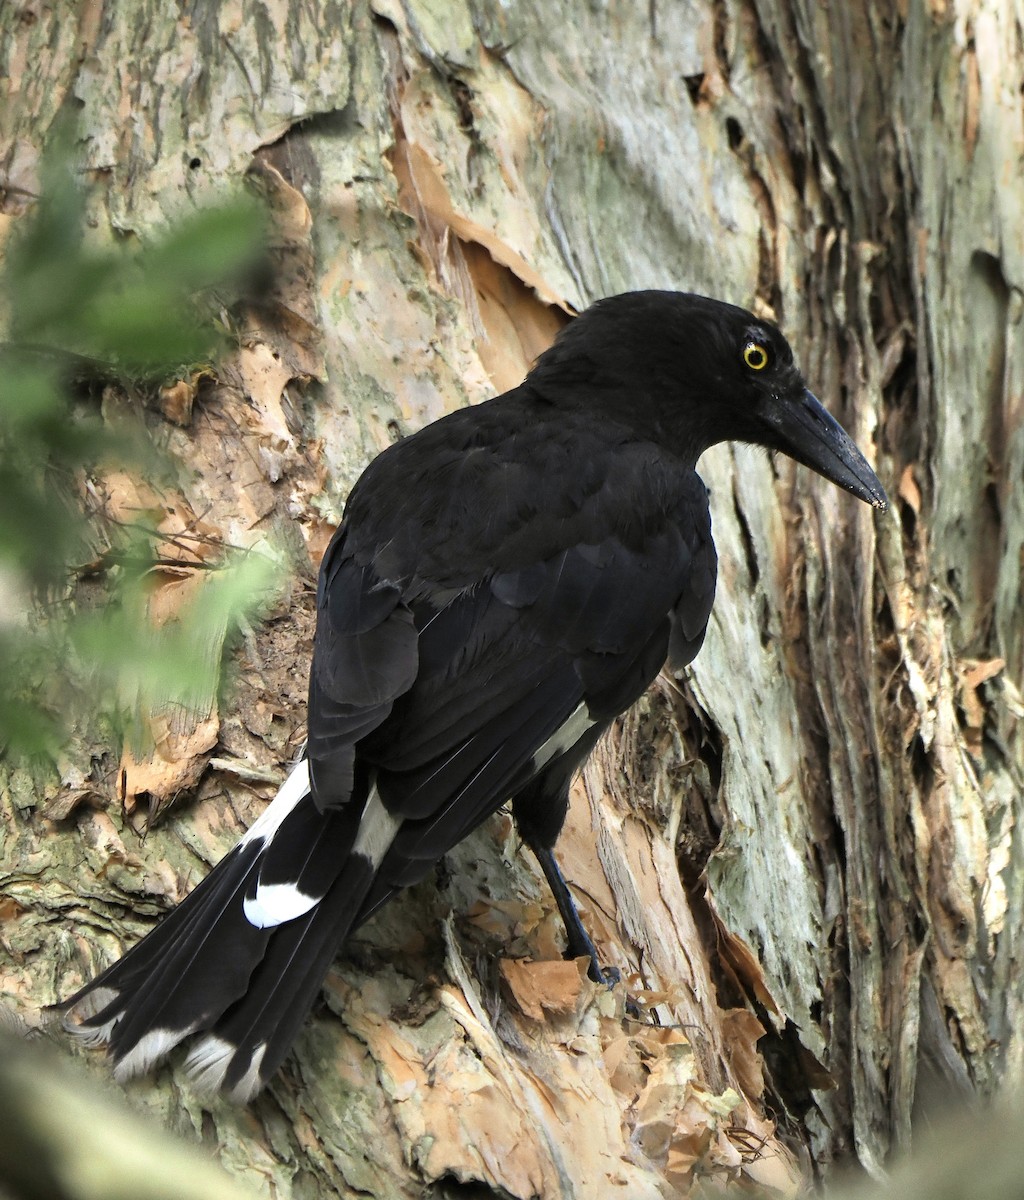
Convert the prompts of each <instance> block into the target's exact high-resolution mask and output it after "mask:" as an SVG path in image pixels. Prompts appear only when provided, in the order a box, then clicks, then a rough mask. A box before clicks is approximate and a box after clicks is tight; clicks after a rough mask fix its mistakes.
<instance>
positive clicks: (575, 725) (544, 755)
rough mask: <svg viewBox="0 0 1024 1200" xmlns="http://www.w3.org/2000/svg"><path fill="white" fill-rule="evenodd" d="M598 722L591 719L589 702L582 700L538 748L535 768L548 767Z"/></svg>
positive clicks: (534, 757) (535, 756) (534, 762)
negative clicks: (563, 722)
mask: <svg viewBox="0 0 1024 1200" xmlns="http://www.w3.org/2000/svg"><path fill="white" fill-rule="evenodd" d="M596 724H597V722H596V721H594V720H592V719H591V716H590V709H589V708H587V702H586V701H585V700H584V701H581V702H580V703H579V704H578V705H577V706H576V707H575V708H574V709H573V711H572V712H571V713H570V714H569V717H568V720H566V722H565V724H564V725H561V726H559V728H558V729H556V730H555V732H554V733H553V734H552V735H551V736H550V737H549V738H548V740H547V741H546V742H545V743H544V744H543V746H540V747H539V748H538V750H537V753H536V754H534V756H533V769H534V770H535V771H539V770H541V768H542V767H546V766H547V765H548V763H549V762H551V761H552V760H553V759H556V758H558V757H559V755H562V754H564V753H565V752H566V750H569V749H571V748H572V747H573V746H575V745H576V743H577V742H578V741H579V740H580V738H581V737H582V736H583V735H584V734H585V733H586V732H587V730H588V729H593V727H594V726H595V725H596Z"/></svg>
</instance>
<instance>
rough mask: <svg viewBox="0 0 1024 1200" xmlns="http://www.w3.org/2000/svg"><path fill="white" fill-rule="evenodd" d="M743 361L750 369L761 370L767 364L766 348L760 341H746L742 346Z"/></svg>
mask: <svg viewBox="0 0 1024 1200" xmlns="http://www.w3.org/2000/svg"><path fill="white" fill-rule="evenodd" d="M743 361H744V362H745V363H746V364H747V366H748V367H749V368H750V369H751V370H752V371H763V370H764V369H765V367H766V366H767V365H768V348H767V346H762V345H761V343H760V342H747V344H746V345H745V346H744V347H743Z"/></svg>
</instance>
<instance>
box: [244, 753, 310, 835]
mask: <svg viewBox="0 0 1024 1200" xmlns="http://www.w3.org/2000/svg"><path fill="white" fill-rule="evenodd" d="M308 795H309V762H308V760H307V759H305V758H303V759H301V760H300V761H299V762H297V763H296V764H295V766H294V767H292V769H291V774H290V775H289V776H288V778H287V779H286V780H285V781H284V783H282V784H281V788H280V791H278V793H277V795H276V796H275V797H274V799H273V800H272V801H271V802H270V804H268V805H267V807H266V808H265V809H264V810H263V812H262V813H260V815H259V818H258V819H257V820H256V821H255V823H254V824H253V825H252V826H251V827H250V828H249V830H248V831H247V832H246V834H245V835H244V836H243V837H242V838H241V840H240V841H239V843H238V845H239V846H247V845H248V844H249V843H250V842H254V841H255V840H256V839H257V838H261V839H262V840H263V841H264V842H269V841H270V840H271V839H272V838H273V836H274V834H275V833H277V831H278V830H279V829H280V828H281V825H282V824H283V822H284V819H285V817H287V816H288V815H289V814H290V813H291V812H292V811H293V810H294V809H295V807H296V805H297V804H298V803H299V802H300V801H301V800H303V799H305V797H306V796H308Z"/></svg>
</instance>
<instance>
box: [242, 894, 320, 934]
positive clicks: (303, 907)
mask: <svg viewBox="0 0 1024 1200" xmlns="http://www.w3.org/2000/svg"><path fill="white" fill-rule="evenodd" d="M322 899H323V896H310V895H309V894H308V893H306V892H303V891H300V889H299V888H297V887H296V886H295V884H294V883H260V884H257V885H256V895H255V896H247V897H246V898H245V900H244V901H243V902H242V911H243V912H244V913H245V919H246V920H247V921H248V922H249V924H250V925H255V926H256V928H257V929H269V928H271V926H274V925H283V924H284V923H285V921H294V920H295V918H296V917H304V916H305V915H306V913H308V912H309V910H310V909H311V908H313V907H314V906H315V905H317V904H319V903H320V901H321V900H322Z"/></svg>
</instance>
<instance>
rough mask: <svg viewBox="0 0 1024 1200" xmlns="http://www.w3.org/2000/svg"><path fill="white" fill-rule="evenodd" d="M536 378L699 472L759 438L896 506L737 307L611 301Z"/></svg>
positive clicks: (651, 297) (570, 329)
mask: <svg viewBox="0 0 1024 1200" xmlns="http://www.w3.org/2000/svg"><path fill="white" fill-rule="evenodd" d="M529 383H530V385H531V386H532V387H533V388H534V390H536V391H537V392H538V393H539V394H540V395H543V396H545V397H547V398H548V399H550V400H551V401H552V402H554V403H556V404H559V405H562V406H572V407H587V408H593V409H594V412H595V417H596V416H597V414H598V413H599V412H600V413H604V414H606V415H608V416H613V417H614V419H615V420H616V421H617V422H619V423H620V424H626V425H629V426H631V427H633V428H636V429H637V430H638V431H642V432H644V433H645V434H647V435H649V436H651V437H652V438H654V439H656V440H658V441H659V443H661V444H663V445H665V446H666V447H667V448H670V449H672V450H674V451H675V452H676V453H677V454H678V455H679V456H680V457H681V458H682V459H683V460H684V461H686V462H687V463H688V464H689V465H691V466H692V465H694V464H695V463H696V461H697V459H698V458H699V457H700V455H701V454H702V453H703V452H704V451H705V450H706V449H707V448H708V447H709V446H713V445H715V444H716V443H718V442H725V441H738V442H749V443H752V444H754V445H759V446H765V447H767V448H768V449H769V450H778V451H781V452H782V453H783V454H788V455H789V456H790V458H793V459H796V461H797V462H799V463H802V464H803V465H804V466H807V467H810V468H811V469H812V470H814V471H817V472H818V473H819V474H820V475H824V476H825V478H826V479H829V480H831V481H832V482H833V483H835V484H838V485H839V487H841V488H845V490H846V491H848V492H851V493H852V494H853V495H854V496H857V497H858V498H859V499H861V500H864V501H865V502H866V503H868V504H871V505H873V506H874V507H875V508H879V509H884V508H885V507H886V504H887V501H886V496H885V491H884V489H883V488H882V485H881V483H880V482H879V481H878V478H877V476H876V475H875V473H874V471H873V470H872V469H871V467H870V466H869V465H868V463H867V461H866V460H865V458H864V456H863V454H861V452H860V450H858V449H857V446H856V444H855V443H854V442H853V440H852V438H850V436H849V435H848V434H847V433H846V431H845V430H844V429H843V428H842V426H841V425H840V424H839V423H838V422H837V421H836V420H835V419H834V418H833V417H831V416H830V415H829V414H828V412H826V410H825V409H824V408H823V407H822V406H821V404H820V403H819V402H818V400H817V398H816V397H815V396H814V394H813V393H812V392H811V391H810V390H809V389H808V387H807V385H806V383H805V382H804V379H803V376H802V375H801V374H800V371H799V370H798V369H797V366H796V363H795V362H794V361H793V351H792V350H791V349H790V346H789V343H788V342H787V341H786V339H785V338H784V337H783V336H782V334H781V333H780V332H779V330H778V329H777V328H776V327H775V326H774V325H772V324H771V323H770V322H768V321H762V320H760V319H759V318H757V317H755V316H754V315H753V313H750V312H747V311H746V309H743V308H737V307H736V306H735V305H732V304H724V303H722V302H721V301H719V300H711V299H709V298H708V297H706V296H697V295H693V294H690V293H686V292H662V291H650V292H626V293H624V294H623V295H620V296H611V297H609V298H608V299H607V300H599V301H598V302H597V303H596V304H595V305H593V306H592V307H591V308H589V309H587V310H586V312H584V313H582V314H581V315H580V316H579V317H577V318H576V320H574V321H572V322H571V323H570V324H569V325H568V326H567V327H566V328H565V329H564V330H563V331H562V333H561V334H560V335H559V337H558V339H557V340H556V342H555V344H554V345H553V346H552V347H551V348H550V349H549V350H547V351H546V352H545V353H544V354H542V355H541V357H540V358H539V359H538V360H537V363H536V365H535V366H534V369H533V371H532V372H531V374H530V378H529Z"/></svg>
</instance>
